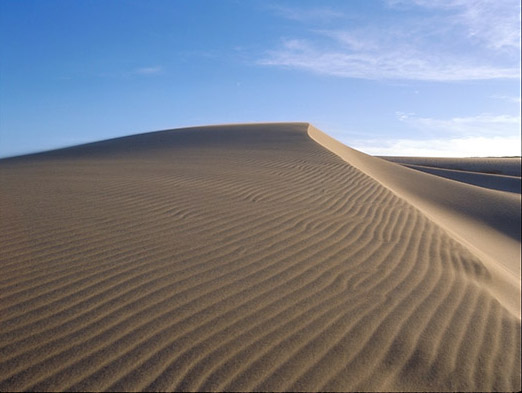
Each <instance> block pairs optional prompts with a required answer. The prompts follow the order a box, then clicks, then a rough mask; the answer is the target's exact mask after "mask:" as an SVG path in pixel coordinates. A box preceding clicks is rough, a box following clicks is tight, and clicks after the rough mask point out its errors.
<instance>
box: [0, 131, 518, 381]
mask: <svg viewBox="0 0 522 393" xmlns="http://www.w3.org/2000/svg"><path fill="white" fill-rule="evenodd" d="M410 164H411V165H424V166H430V165H427V164H426V163H424V164H423V163H419V162H416V163H413V164H412V163H410ZM446 169H450V170H454V168H453V169H452V168H446ZM462 169H463V170H464V171H461V172H462V173H461V174H460V175H459V176H461V179H460V180H459V179H450V178H444V177H441V176H439V175H434V174H430V173H425V172H423V171H419V170H417V169H413V168H409V167H406V166H404V165H401V164H399V163H394V162H390V161H386V160H383V159H381V158H377V157H371V156H368V155H366V154H364V153H361V152H359V151H356V150H354V149H351V148H349V147H347V146H344V145H342V144H341V143H339V142H338V141H336V140H334V139H332V138H330V137H329V136H328V135H327V134H325V133H323V132H321V131H320V130H318V129H316V128H315V127H313V126H311V125H309V124H308V123H266V124H249V125H245V124H236V125H221V126H207V127H194V128H185V129H176V130H167V131H160V132H153V133H147V134H140V135H134V136H129V137H124V138H117V139H112V140H107V141H101V142H97V143H91V144H87V145H81V146H76V147H72V148H67V149H61V150H55V151H51V152H46V153H40V154H33V155H27V156H22V157H16V158H11V159H4V160H0V187H1V190H2V191H1V193H0V218H1V226H0V288H1V290H0V308H1V312H0V391H20V390H41V391H46V390H52V391H58V390H68V391H77V390H82V391H83V390H88V391H101V390H109V391H121V390H129V391H139V390H146V391H147V390H148V391H168V390H170V391H172V390H178V391H181V390H186V391H187V390H188V391H197V390H203V391H219V390H221V391H222V390H225V391H238V390H239V391H248V390H255V391H282V390H293V391H318V390H329V391H353V390H357V391H361V390H365V391H394V390H395V391H405V390H406V391H407V390H414V391H456V390H457V391H518V390H520V389H521V372H520V367H521V324H520V315H521V313H520V245H521V241H520V236H521V234H520V222H521V217H520V216H521V212H520V203H521V198H520V193H517V192H508V191H506V190H498V189H493V188H487V187H484V186H479V185H476V184H470V183H472V182H471V181H466V179H467V178H466V173H465V171H468V172H473V170H472V169H470V168H462ZM497 176H508V177H509V176H511V177H513V176H516V175H513V174H508V173H499V174H497ZM457 180H458V181H457Z"/></svg>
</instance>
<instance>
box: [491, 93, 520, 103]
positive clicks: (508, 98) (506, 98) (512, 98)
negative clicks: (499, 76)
mask: <svg viewBox="0 0 522 393" xmlns="http://www.w3.org/2000/svg"><path fill="white" fill-rule="evenodd" d="M491 98H493V99H495V100H502V101H506V102H510V103H512V104H518V105H520V102H521V100H520V96H518V97H515V96H506V95H496V94H495V95H492V96H491Z"/></svg>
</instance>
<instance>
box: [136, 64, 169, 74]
mask: <svg viewBox="0 0 522 393" xmlns="http://www.w3.org/2000/svg"><path fill="white" fill-rule="evenodd" d="M162 72H163V67H161V66H153V67H142V68H136V69H135V70H134V71H133V72H132V74H135V75H157V74H161V73H162Z"/></svg>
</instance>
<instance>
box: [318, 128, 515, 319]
mask: <svg viewBox="0 0 522 393" xmlns="http://www.w3.org/2000/svg"><path fill="white" fill-rule="evenodd" d="M309 133H310V136H311V137H312V138H313V139H314V140H316V141H317V142H318V143H320V144H322V145H323V146H325V147H326V148H328V149H330V150H331V151H333V152H334V153H336V154H337V155H338V156H340V157H341V158H343V159H344V160H346V161H347V162H348V163H350V164H352V165H354V166H356V167H357V168H359V169H361V170H362V171H364V172H365V173H367V174H369V175H370V176H372V177H373V178H374V179H376V180H377V181H378V182H380V183H381V184H383V185H384V186H386V187H387V188H389V189H390V190H392V191H393V192H394V193H396V194H397V195H399V196H400V197H402V198H404V199H405V200H407V201H408V202H409V203H411V204H412V205H413V206H415V207H417V208H419V209H420V210H421V211H422V212H423V213H424V214H425V215H426V216H427V217H429V218H430V219H432V220H433V221H434V222H436V223H437V224H438V225H440V226H441V227H442V228H444V229H445V230H446V231H448V232H449V233H451V234H452V235H453V236H454V237H455V238H456V239H458V240H459V241H461V242H462V243H463V244H465V245H466V246H467V247H469V249H470V250H472V251H473V252H474V253H475V254H476V255H477V256H478V257H480V258H481V259H482V260H483V261H484V262H485V263H486V264H487V266H488V268H489V270H490V271H491V272H492V274H493V276H494V282H493V283H492V284H491V289H492V290H493V292H494V293H495V295H496V296H497V297H498V299H499V300H501V301H502V302H503V303H504V305H505V306H506V307H508V308H509V309H510V310H511V311H512V312H513V313H514V314H516V315H517V316H519V317H520V236H521V232H520V230H521V229H520V222H521V211H520V206H521V199H520V195H517V194H512V193H504V192H499V191H496V190H489V189H484V188H479V187H474V186H470V185H468V184H464V183H457V182H453V181H449V180H447V179H444V178H441V177H438V176H432V175H429V174H425V173H421V172H419V171H415V170H412V169H409V168H406V167H403V166H400V165H397V164H393V163H391V162H387V161H385V160H382V159H379V158H376V157H371V156H369V155H366V154H364V153H361V152H359V151H357V150H354V149H351V148H349V147H347V146H344V145H343V144H341V143H340V142H338V141H336V140H334V139H333V138H331V137H329V136H328V135H326V134H324V133H323V132H321V131H320V130H318V129H316V128H315V127H313V126H310V130H309Z"/></svg>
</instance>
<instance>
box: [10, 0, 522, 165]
mask: <svg viewBox="0 0 522 393" xmlns="http://www.w3.org/2000/svg"><path fill="white" fill-rule="evenodd" d="M263 121H270V122H273V121H305V122H311V123H312V124H314V125H315V126H317V127H318V128H320V129H321V130H323V131H324V132H326V133H328V134H330V135H332V136H333V137H335V138H337V139H339V140H341V141H342V142H343V143H345V144H347V145H348V146H351V147H353V148H356V149H359V150H361V151H363V152H365V153H369V154H377V155H418V156H514V155H517V156H518V155H520V154H521V145H520V132H521V131H520V126H521V124H520V2H519V0H350V1H339V0H337V1H329V0H322V1H305V0H302V1H270V0H263V1H262V0H250V1H238V0H219V1H217V0H214V1H213V0H206V1H204V0H192V1H181V0H179V1H156V0H150V1H105V0H91V1H85V0H78V1H67V0H61V1H56V0H45V1H34V0H27V1H16V0H1V1H0V157H7V156H14V155H19V154H24V153H30V152H36V151H42V150H48V149H52V148H58V147H63V146H69V145H75V144H79V143H85V142H91V141H96V140H101V139H108V138H113V137H118V136H123V135H129V134H136V133H141V132H148V131H154V130H160V129H169V128H179V127H185V126H195V125H206V124H222V123H238V122H263Z"/></svg>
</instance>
